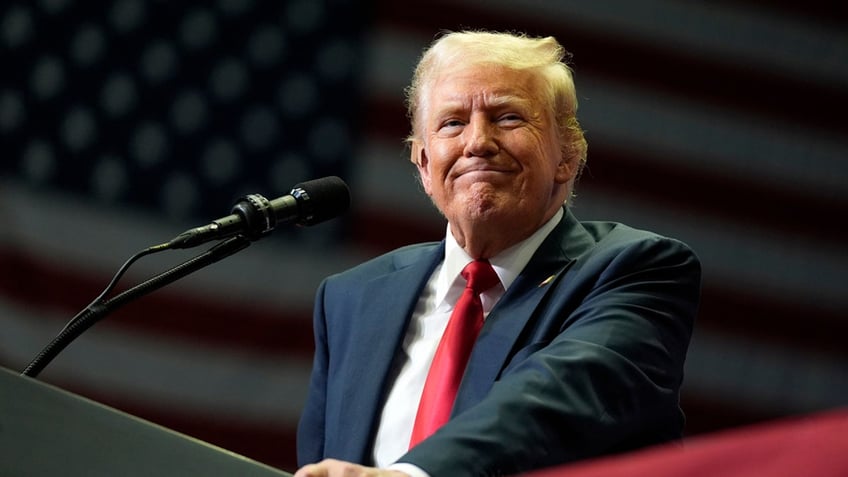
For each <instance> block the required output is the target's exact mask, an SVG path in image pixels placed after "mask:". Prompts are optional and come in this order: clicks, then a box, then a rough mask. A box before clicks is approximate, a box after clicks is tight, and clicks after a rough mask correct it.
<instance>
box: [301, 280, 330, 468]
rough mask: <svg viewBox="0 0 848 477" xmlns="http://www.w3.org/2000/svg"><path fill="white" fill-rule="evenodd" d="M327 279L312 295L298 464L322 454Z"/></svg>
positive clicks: (321, 456)
mask: <svg viewBox="0 0 848 477" xmlns="http://www.w3.org/2000/svg"><path fill="white" fill-rule="evenodd" d="M326 285H327V280H324V281H323V282H322V283H321V285H320V286H319V287H318V291H317V293H316V297H315V307H314V317H313V320H312V321H313V327H314V330H313V332H314V333H315V357H314V362H313V364H312V374H311V375H310V381H309V392H308V394H307V400H306V404H305V406H304V409H303V412H302V413H301V416H300V421H299V423H298V429H297V461H298V466H303V465H305V464H310V463H313V462H318V461H320V460H321V459H323V457H324V433H325V427H324V420H325V406H326V402H327V372H328V349H327V329H326V325H325V320H324V316H325V314H324V295H325V291H326Z"/></svg>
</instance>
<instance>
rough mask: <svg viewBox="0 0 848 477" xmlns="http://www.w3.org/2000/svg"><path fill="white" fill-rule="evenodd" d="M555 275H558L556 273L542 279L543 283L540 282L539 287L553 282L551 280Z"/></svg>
mask: <svg viewBox="0 0 848 477" xmlns="http://www.w3.org/2000/svg"><path fill="white" fill-rule="evenodd" d="M555 276H556V274H553V275H551V276H549V277H548V278H546V279H544V280H542V283H540V284H539V288H542V287H543V286H545V285H547V284H548V283H551V281H552V280H553V279H554V277H555Z"/></svg>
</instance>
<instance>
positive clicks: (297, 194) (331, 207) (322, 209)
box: [291, 176, 350, 225]
mask: <svg viewBox="0 0 848 477" xmlns="http://www.w3.org/2000/svg"><path fill="white" fill-rule="evenodd" d="M291 195H292V196H293V197H294V198H295V199H297V203H298V205H299V208H300V214H299V215H300V217H299V219H298V221H297V224H298V225H315V224H317V223H321V222H323V221H325V220H329V219H332V218H335V217H338V216H339V215H342V214H343V213H345V212H347V210H348V209H349V208H350V189H348V187H347V184H345V181H343V180H341V178H339V177H336V176H328V177H322V178H320V179H313V180H311V181H306V182H301V183H300V184H297V185H295V186H294V188H292V191H291Z"/></svg>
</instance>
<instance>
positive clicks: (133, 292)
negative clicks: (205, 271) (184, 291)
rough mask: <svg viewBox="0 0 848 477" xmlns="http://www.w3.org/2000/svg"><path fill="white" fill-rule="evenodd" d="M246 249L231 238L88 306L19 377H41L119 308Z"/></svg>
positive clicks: (239, 237) (244, 243) (240, 240)
mask: <svg viewBox="0 0 848 477" xmlns="http://www.w3.org/2000/svg"><path fill="white" fill-rule="evenodd" d="M249 245H250V239H248V238H247V237H245V236H243V235H236V236H234V237H230V238H228V239H227V240H224V241H222V242H221V243H219V244H217V245H215V246H214V247H212V248H210V249H209V250H207V251H206V252H203V253H201V254H200V255H197V256H195V257H193V258H190V259H188V260H186V261H185V262H183V263H181V264H179V265H177V266H175V267H173V268H171V269H170V270H167V271H165V272H162V273H160V274H159V275H156V276H154V277H152V278H149V279H147V280H145V281H144V282H142V283H139V284H138V285H136V286H134V287H132V288H130V289H128V290H126V291H124V292H122V293H120V294H118V295H115V296H114V297H112V298H110V299H108V300H105V301H102V302H100V303H96V304H92V305H90V306H89V307H88V308H87V309H86V310H85V311H84V312H83V313H82V314H81V315H80V316H79V318H77V319H75V320H74V321H73V322H71V323H69V324H68V326H66V327H65V329H63V330H62V332H61V333H59V334H58V335H57V336H56V337H55V338H53V341H51V342H50V344H48V345H47V346H46V347H45V348H44V349H43V350H42V351H41V352H40V353H39V354H38V356H36V357H35V359H33V360H32V362H31V363H30V364H29V366H27V367H26V369H24V371H23V372H22V373H21V375H22V376H30V377H35V376H37V375H38V373H40V372H41V371H42V370H43V369H44V367H45V366H47V365H48V364H49V363H50V362H51V361H52V360H53V359H54V358H55V357H56V356H57V355H58V354H59V353H61V352H62V350H64V349H65V348H66V347H67V346H68V345H69V344H71V342H72V341H73V340H75V339H76V338H77V337H79V336H80V335H81V334H82V333H83V332H85V331H86V330H87V329H89V328H91V326H92V325H94V324H95V323H97V322H98V321H100V320H101V319H103V318H105V317H106V315H108V314H109V313H111V312H113V311H115V310H116V309H118V308H119V307H121V306H123V305H125V304H127V303H129V302H130V301H132V300H134V299H136V298H139V297H141V296H144V295H146V294H148V293H150V292H152V291H154V290H158V289H159V288H162V287H163V286H165V285H168V284H170V283H173V282H175V281H177V280H179V279H180V278H183V277H185V276H186V275H189V274H191V273H193V272H196V271H197V270H200V269H201V268H203V267H206V266H208V265H211V264H213V263H215V262H217V261H219V260H221V259H224V258H226V257H229V256H230V255H232V254H234V253H236V252H238V251H240V250H243V249H245V248H247V246H249Z"/></svg>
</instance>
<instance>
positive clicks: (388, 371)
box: [340, 243, 444, 462]
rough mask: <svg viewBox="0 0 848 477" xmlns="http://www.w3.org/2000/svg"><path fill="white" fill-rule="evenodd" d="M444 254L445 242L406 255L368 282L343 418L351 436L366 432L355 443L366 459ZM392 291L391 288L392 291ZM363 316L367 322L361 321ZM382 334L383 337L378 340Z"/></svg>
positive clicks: (347, 376)
mask: <svg viewBox="0 0 848 477" xmlns="http://www.w3.org/2000/svg"><path fill="white" fill-rule="evenodd" d="M443 256H444V244H443V243H442V245H441V246H436V247H433V248H430V249H427V250H426V251H423V252H421V253H417V254H412V255H406V256H403V257H399V258H398V259H397V260H396V263H395V265H396V270H395V271H394V272H392V273H389V274H386V275H383V276H380V277H377V278H375V279H373V280H371V281H370V282H369V283H368V284H366V286H365V296H366V297H379V300H376V299H375V300H364V301H363V303H362V306H361V309H360V310H356V312H354V313H352V314H351V316H356V317H357V320H358V321H357V324H356V327H355V328H352V329H351V332H352V333H353V334H354V336H353V342H352V343H351V346H352V347H353V349H358V350H360V351H362V350H364V352H363V353H361V354H357V358H356V360H351V363H350V364H352V365H355V366H354V367H350V368H348V367H345V369H346V370H348V372H345V373H343V374H344V375H345V380H346V382H345V384H344V386H343V389H344V391H343V392H344V396H345V401H346V404H345V408H346V409H347V410H348V412H346V413H345V414H344V415H343V416H341V417H340V419H341V421H340V427H341V428H342V429H345V432H344V434H345V435H348V436H361V437H360V438H358V439H354V441H355V442H347V443H346V444H345V445H346V446H352V449H351V450H352V452H353V455H359V456H362V459H364V460H359V461H360V462H370V460H371V457H372V456H371V455H370V454H368V452H369V451H370V449H371V442H372V440H373V437H374V432H376V424H377V423H378V422H379V417H380V416H379V412H380V410H381V409H382V407H383V403H384V401H385V398H386V390H387V386H388V385H390V383H391V380H392V379H394V376H395V374H396V370H395V369H394V366H395V365H396V363H397V361H396V359H397V358H396V356H397V355H398V354H399V353H402V352H403V346H402V344H403V339H404V336H405V333H406V328H407V326H408V323H409V319H410V317H411V316H412V312H413V310H414V309H415V305H416V303H417V302H418V298H419V295H420V294H421V290H422V289H423V287H424V285H425V284H426V282H427V279H428V278H429V276H430V274H431V273H432V272H433V269H434V268H435V266H436V265H437V264H438V263H439V262H440V261H441V259H442V257H443ZM387 290H389V291H390V292H387ZM360 320H361V321H360ZM376 337H379V339H375V338H376Z"/></svg>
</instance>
